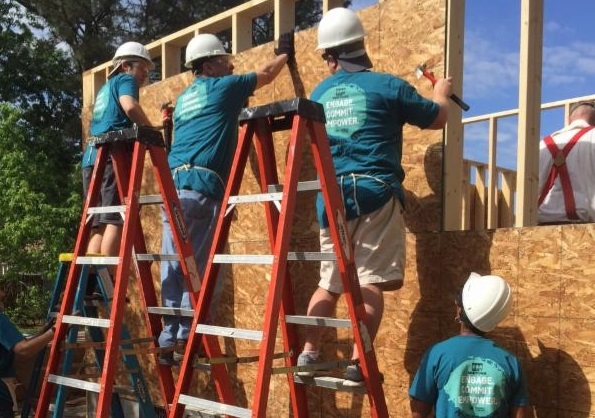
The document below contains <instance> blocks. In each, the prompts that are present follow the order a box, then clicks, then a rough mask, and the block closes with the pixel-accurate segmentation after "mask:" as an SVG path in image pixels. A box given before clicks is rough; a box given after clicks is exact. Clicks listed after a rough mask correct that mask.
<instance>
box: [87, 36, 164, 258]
mask: <svg viewBox="0 0 595 418" xmlns="http://www.w3.org/2000/svg"><path fill="white" fill-rule="evenodd" d="M113 65H114V66H113V69H112V71H111V72H110V74H109V75H108V80H107V83H105V84H104V85H103V86H102V87H101V89H100V90H99V92H98V93H97V97H96V98H95V105H94V106H93V114H92V116H91V127H90V133H91V137H98V136H100V135H102V134H105V133H107V132H110V131H114V130H118V129H124V128H130V127H132V125H133V124H134V123H136V124H138V125H143V126H150V125H151V123H150V122H149V119H148V118H147V116H146V115H145V112H144V111H143V109H142V107H141V106H140V104H139V87H140V86H142V85H143V84H145V82H146V81H147V79H148V75H149V70H150V69H152V68H153V67H154V65H153V62H152V61H151V56H150V55H149V52H148V51H147V49H146V48H145V47H144V46H143V45H142V44H139V43H138V42H126V43H124V44H122V45H121V46H120V47H119V48H118V49H117V50H116V53H115V54H114V58H113ZM96 156H97V148H96V147H94V146H93V143H92V141H91V142H90V143H88V145H87V147H86V148H85V151H84V153H83V157H82V169H83V193H84V196H85V197H86V196H87V192H88V190H89V185H90V183H91V177H92V174H93V166H94V165H95V158H96ZM119 204H120V197H119V195H118V188H117V184H116V179H115V175H114V170H113V167H112V163H111V159H110V160H108V162H107V165H106V167H105V172H104V175H103V182H102V187H101V196H100V198H99V204H98V206H116V205H119ZM122 223H123V220H122V217H121V216H120V214H119V213H102V214H99V215H95V216H94V217H93V231H92V233H91V237H90V239H89V242H88V245H87V253H92V254H103V255H105V256H116V255H118V251H119V245H120V239H121V233H122Z"/></svg>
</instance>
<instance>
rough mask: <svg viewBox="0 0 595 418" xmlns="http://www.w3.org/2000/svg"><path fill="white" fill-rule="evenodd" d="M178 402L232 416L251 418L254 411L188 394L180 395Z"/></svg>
mask: <svg viewBox="0 0 595 418" xmlns="http://www.w3.org/2000/svg"><path fill="white" fill-rule="evenodd" d="M178 402H179V403H181V404H182V405H188V406H191V407H194V408H197V409H198V410H199V411H200V410H203V411H205V410H206V411H208V412H216V413H218V414H222V415H230V416H232V417H240V418H244V417H245V418H250V417H252V411H251V410H249V409H246V408H240V407H238V406H233V405H227V404H224V403H219V402H213V401H209V400H207V399H200V398H194V397H192V396H188V395H180V398H179V399H178Z"/></svg>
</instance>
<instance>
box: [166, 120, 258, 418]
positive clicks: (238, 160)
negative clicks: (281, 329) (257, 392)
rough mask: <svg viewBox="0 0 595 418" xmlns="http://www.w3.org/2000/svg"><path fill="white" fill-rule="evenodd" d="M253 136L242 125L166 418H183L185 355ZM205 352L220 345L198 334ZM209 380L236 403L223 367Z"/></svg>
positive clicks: (194, 341) (194, 342)
mask: <svg viewBox="0 0 595 418" xmlns="http://www.w3.org/2000/svg"><path fill="white" fill-rule="evenodd" d="M253 136H254V127H253V125H252V124H250V123H245V124H242V125H241V128H240V133H239V135H238V144H237V145H236V150H235V154H234V157H233V161H232V164H231V169H230V177H229V179H228V180H227V185H226V186H225V193H224V195H223V200H222V201H221V207H220V209H219V215H218V218H217V225H216V227H215V232H214V234H213V242H212V244H211V249H210V252H209V259H208V261H207V265H206V267H205V272H204V275H203V278H202V279H203V281H202V286H201V290H200V293H199V295H198V301H197V303H196V305H195V309H194V317H193V319H192V325H191V327H190V329H191V332H190V334H189V335H188V342H187V346H186V352H185V353H184V359H183V360H182V364H181V365H180V371H179V374H178V382H177V383H176V390H175V394H174V400H173V403H172V407H171V410H170V413H169V415H168V417H169V418H182V413H183V412H184V408H185V406H184V404H182V403H181V402H180V396H184V393H182V392H186V391H187V390H188V387H189V385H190V383H191V380H192V375H193V373H194V370H193V368H192V363H193V359H192V358H190V357H191V356H189V355H188V353H194V352H196V349H197V348H198V344H199V343H198V338H199V335H200V334H197V333H196V329H197V327H198V325H199V324H201V323H203V322H204V321H205V319H206V318H207V317H208V313H209V308H210V301H211V299H212V294H213V291H214V289H215V284H216V283H215V282H216V280H217V277H218V273H219V266H218V265H217V264H215V263H214V262H213V259H214V257H215V254H217V253H218V252H220V251H222V250H223V249H224V247H225V243H226V242H227V236H228V234H229V228H230V225H231V218H232V216H231V214H228V215H227V216H226V212H227V205H228V201H229V197H230V196H231V195H234V194H237V192H238V190H239V188H240V185H241V182H242V176H243V173H244V169H245V167H246V162H247V159H248V158H247V157H248V152H249V150H250V145H251V140H252V137H253ZM200 336H201V339H202V343H203V345H204V348H205V351H206V353H207V355H208V356H209V357H210V358H213V357H215V355H216V353H217V352H219V353H220V352H221V348H220V346H219V343H218V342H216V341H215V340H214V339H212V338H208V336H206V335H200ZM211 371H212V373H211V374H212V377H213V380H214V382H215V388H216V389H217V392H218V394H219V398H220V400H221V401H222V402H224V403H226V404H229V405H233V404H235V395H234V393H233V390H231V391H230V393H227V392H229V391H228V390H226V388H227V387H228V386H229V383H230V382H229V378H228V377H227V371H226V368H225V366H224V365H220V364H213V365H211Z"/></svg>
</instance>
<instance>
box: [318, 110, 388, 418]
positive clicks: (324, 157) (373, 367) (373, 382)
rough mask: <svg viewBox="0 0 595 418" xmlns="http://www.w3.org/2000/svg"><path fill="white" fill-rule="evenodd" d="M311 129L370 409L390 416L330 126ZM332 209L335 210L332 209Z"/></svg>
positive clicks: (375, 414)
mask: <svg viewBox="0 0 595 418" xmlns="http://www.w3.org/2000/svg"><path fill="white" fill-rule="evenodd" d="M309 132H310V137H311V138H312V154H313V156H314V161H315V164H316V169H317V172H318V173H319V177H320V185H321V190H322V194H323V197H324V204H325V208H327V211H326V212H327V217H328V220H329V228H330V231H331V236H332V239H333V244H334V248H335V253H336V255H337V265H338V266H339V271H340V273H341V279H342V282H343V291H344V292H345V295H346V296H347V297H346V302H347V307H348V310H349V315H350V317H351V322H352V324H353V335H354V339H355V342H356V345H357V348H358V352H359V353H360V359H359V360H360V366H361V368H362V372H363V374H364V377H365V383H366V389H367V393H368V400H369V402H370V409H371V412H372V416H373V417H375V418H383V417H387V416H388V409H387V406H386V399H385V396H384V390H383V388H382V383H381V382H380V379H379V378H378V377H379V371H378V365H377V362H376V357H375V353H374V349H373V345H372V341H371V339H370V336H369V334H368V331H367V328H366V324H365V321H366V316H367V315H366V310H365V306H364V303H363V298H362V294H361V290H360V287H359V282H358V280H357V270H356V268H355V262H354V249H353V243H352V242H351V240H350V239H349V233H348V230H347V224H346V220H345V215H344V214H345V209H344V205H343V200H342V199H341V197H340V196H341V195H340V192H339V186H338V184H337V181H336V174H335V170H334V165H333V161H332V156H331V153H330V148H329V147H328V138H327V135H326V129H325V127H324V125H323V124H322V123H321V122H314V121H312V122H310V123H309ZM331 208H332V210H329V209H331Z"/></svg>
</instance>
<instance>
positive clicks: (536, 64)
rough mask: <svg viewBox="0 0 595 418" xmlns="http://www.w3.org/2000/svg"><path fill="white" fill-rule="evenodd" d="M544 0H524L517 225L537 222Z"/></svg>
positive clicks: (522, 2) (528, 224)
mask: <svg viewBox="0 0 595 418" xmlns="http://www.w3.org/2000/svg"><path fill="white" fill-rule="evenodd" d="M542 49H543V0H522V1H521V45H520V61H519V62H520V68H519V70H520V71H519V74H520V75H519V126H518V156H517V208H516V209H517V210H516V222H515V223H516V226H517V227H523V226H532V225H537V197H538V196H537V193H538V190H537V188H538V183H539V139H540V131H539V127H540V116H541V110H540V109H541V60H542Z"/></svg>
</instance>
